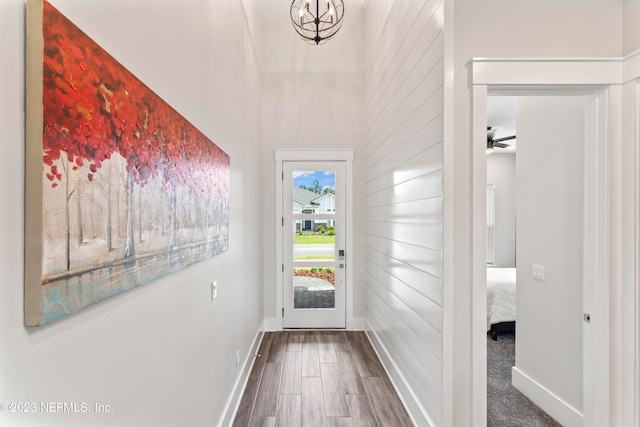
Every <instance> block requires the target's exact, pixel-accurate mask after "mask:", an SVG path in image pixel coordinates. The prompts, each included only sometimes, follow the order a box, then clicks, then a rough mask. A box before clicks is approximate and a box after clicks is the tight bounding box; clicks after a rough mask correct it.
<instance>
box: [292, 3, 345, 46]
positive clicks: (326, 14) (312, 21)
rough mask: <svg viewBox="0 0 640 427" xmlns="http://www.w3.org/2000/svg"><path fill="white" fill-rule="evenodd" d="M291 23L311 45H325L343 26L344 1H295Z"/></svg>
mask: <svg viewBox="0 0 640 427" xmlns="http://www.w3.org/2000/svg"><path fill="white" fill-rule="evenodd" d="M290 13H291V22H292V23H293V28H295V30H296V31H297V32H298V34H299V35H300V37H302V38H303V39H304V40H306V42H307V43H309V44H314V43H315V44H320V43H324V42H325V41H327V40H328V39H330V38H332V37H333V36H335V35H336V33H337V32H338V30H340V27H341V26H342V18H343V17H344V3H343V2H342V0H293V1H292V2H291V11H290Z"/></svg>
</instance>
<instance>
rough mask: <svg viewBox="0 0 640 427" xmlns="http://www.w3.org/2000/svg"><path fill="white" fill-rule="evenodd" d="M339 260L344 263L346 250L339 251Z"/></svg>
mask: <svg viewBox="0 0 640 427" xmlns="http://www.w3.org/2000/svg"><path fill="white" fill-rule="evenodd" d="M338 259H339V260H340V261H344V249H339V250H338Z"/></svg>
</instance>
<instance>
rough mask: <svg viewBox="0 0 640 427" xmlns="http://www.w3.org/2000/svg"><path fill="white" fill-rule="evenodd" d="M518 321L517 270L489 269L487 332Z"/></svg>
mask: <svg viewBox="0 0 640 427" xmlns="http://www.w3.org/2000/svg"><path fill="white" fill-rule="evenodd" d="M515 320H516V269H515V268H487V331H488V330H490V329H491V325H493V324H496V323H500V322H513V321H515Z"/></svg>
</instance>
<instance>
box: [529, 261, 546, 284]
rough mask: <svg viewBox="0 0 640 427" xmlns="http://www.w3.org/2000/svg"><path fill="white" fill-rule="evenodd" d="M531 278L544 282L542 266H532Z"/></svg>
mask: <svg viewBox="0 0 640 427" xmlns="http://www.w3.org/2000/svg"><path fill="white" fill-rule="evenodd" d="M531 277H533V278H534V279H538V280H544V265H536V264H533V268H532V271H531Z"/></svg>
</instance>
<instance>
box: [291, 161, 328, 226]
mask: <svg viewBox="0 0 640 427" xmlns="http://www.w3.org/2000/svg"><path fill="white" fill-rule="evenodd" d="M335 211H336V171H293V213H294V214H335ZM324 222H325V223H322V222H318V221H313V220H312V219H308V220H305V221H302V222H301V223H300V230H301V231H304V232H314V231H318V229H319V228H320V227H325V228H326V227H327V224H326V221H324Z"/></svg>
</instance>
